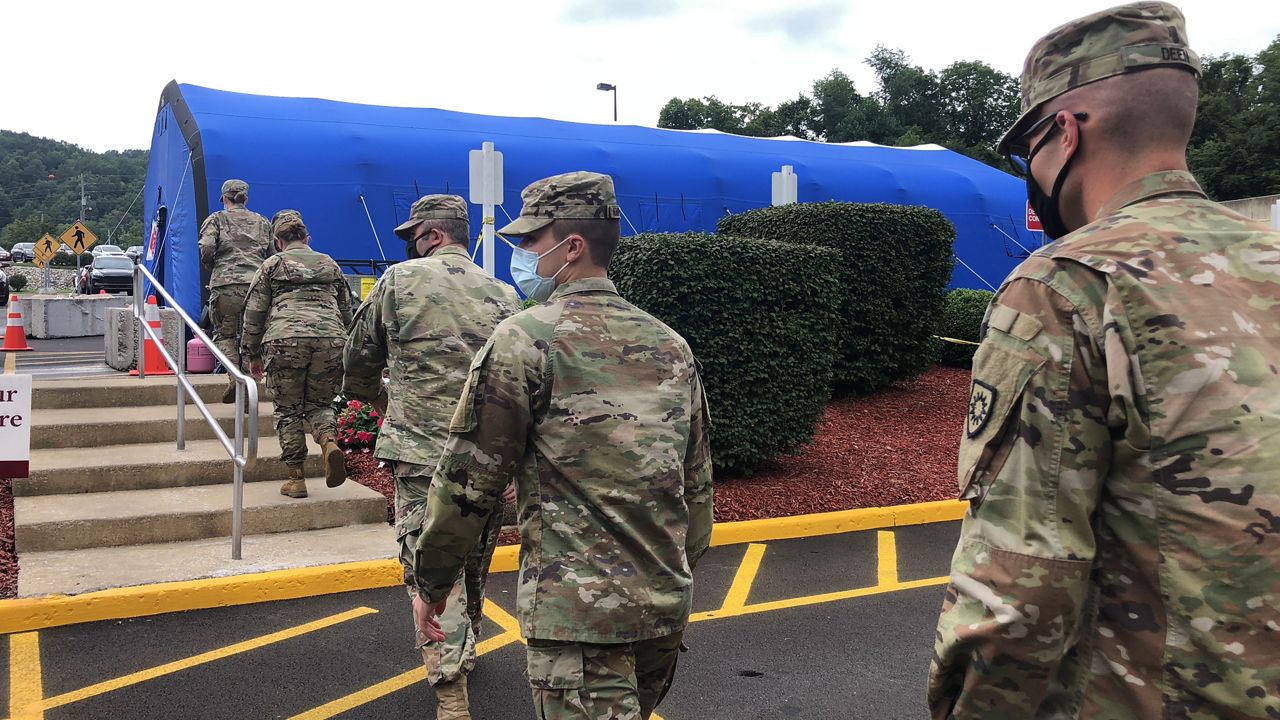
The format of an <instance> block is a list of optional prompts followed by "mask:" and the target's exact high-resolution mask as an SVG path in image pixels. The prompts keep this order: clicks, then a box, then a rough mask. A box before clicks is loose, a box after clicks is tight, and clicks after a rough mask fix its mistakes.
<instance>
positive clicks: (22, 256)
mask: <svg viewBox="0 0 1280 720" xmlns="http://www.w3.org/2000/svg"><path fill="white" fill-rule="evenodd" d="M10 255H11V256H12V257H13V261H14V262H31V261H32V260H35V259H36V244H35V243H18V244H16V245H14V246H13V250H12V251H11V252H10Z"/></svg>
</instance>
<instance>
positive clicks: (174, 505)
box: [13, 478, 387, 562]
mask: <svg viewBox="0 0 1280 720" xmlns="http://www.w3.org/2000/svg"><path fill="white" fill-rule="evenodd" d="M307 489H308V491H309V492H310V496H309V497H306V498H301V499H294V498H288V497H285V496H283V495H281V494H280V484H279V483H277V482H252V483H245V486H244V532H245V533H246V534H262V533H278V532H291V531H298V530H317V529H320V528H329V527H339V526H342V525H360V524H365V523H377V522H385V521H386V517H387V501H386V498H384V497H383V496H382V495H381V494H380V493H378V492H377V491H375V490H372V489H370V488H367V487H365V486H363V485H360V484H359V483H355V482H347V483H344V484H342V485H340V486H339V487H336V488H328V487H325V484H324V479H323V478H319V479H308V481H307ZM13 510H14V535H15V543H16V545H17V550H18V552H19V553H21V554H23V556H24V558H25V554H26V553H28V552H45V551H51V550H76V549H80V548H98V547H115V546H120V545H141V544H146V543H159V542H180V541H184V540H200V539H204V538H212V537H221V536H224V535H230V533H231V486H230V484H229V483H228V484H224V485H205V486H201V487H182V488H163V489H158V490H125V491H118V492H105V493H81V494H77V495H45V496H39V497H20V498H14V505H13ZM176 561H177V562H182V560H181V559H177V560H176Z"/></svg>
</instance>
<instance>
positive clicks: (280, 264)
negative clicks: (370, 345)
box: [240, 246, 351, 358]
mask: <svg viewBox="0 0 1280 720" xmlns="http://www.w3.org/2000/svg"><path fill="white" fill-rule="evenodd" d="M350 324H351V291H350V290H349V289H348V288H347V281H346V279H345V278H343V276H342V270H341V268H339V267H338V264H337V263H335V262H334V261H333V259H332V258H330V257H329V256H328V255H325V254H324V253H319V252H316V251H315V250H312V249H311V248H309V247H305V246H302V247H291V248H287V249H285V250H284V251H283V252H280V253H277V254H275V255H272V256H271V257H269V258H267V260H266V262H264V263H262V267H261V268H260V269H259V270H258V273H257V274H256V275H254V276H253V282H252V283H251V284H250V285H249V297H248V299H246V300H245V304H244V329H243V330H242V331H241V333H240V352H241V353H243V354H244V356H245V357H246V358H258V357H262V344H263V343H269V342H271V341H272V340H283V339H286V338H300V337H310V338H341V337H346V335H347V330H346V329H347V326H348V325H350Z"/></svg>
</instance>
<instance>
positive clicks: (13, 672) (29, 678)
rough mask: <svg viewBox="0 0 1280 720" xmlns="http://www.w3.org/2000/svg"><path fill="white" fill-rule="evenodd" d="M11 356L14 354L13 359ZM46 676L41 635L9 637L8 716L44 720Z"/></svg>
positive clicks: (20, 719)
mask: <svg viewBox="0 0 1280 720" xmlns="http://www.w3.org/2000/svg"><path fill="white" fill-rule="evenodd" d="M10 357H12V355H11V356H10ZM43 697H44V677H43V672H42V669H41V667H40V634H39V633H33V632H31V633H21V634H18V635H12V636H10V637H9V717H10V718H12V720H44V706H43V705H42V704H41V702H40V701H41V700H42V699H43Z"/></svg>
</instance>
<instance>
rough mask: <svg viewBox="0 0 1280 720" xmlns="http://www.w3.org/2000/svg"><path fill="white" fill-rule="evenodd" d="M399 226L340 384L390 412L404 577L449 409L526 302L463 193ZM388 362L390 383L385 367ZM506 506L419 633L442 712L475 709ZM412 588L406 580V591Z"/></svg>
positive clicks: (417, 209)
mask: <svg viewBox="0 0 1280 720" xmlns="http://www.w3.org/2000/svg"><path fill="white" fill-rule="evenodd" d="M396 235H398V236H400V238H401V239H403V240H404V241H405V245H406V247H405V254H406V255H407V256H408V257H409V259H408V260H407V261H405V262H402V263H398V264H396V265H393V266H391V267H390V268H389V269H388V270H387V272H386V273H385V274H383V276H382V277H381V278H380V279H379V280H378V283H377V284H376V285H374V286H373V291H372V292H370V293H369V297H368V298H366V299H365V301H364V303H363V304H362V305H361V306H360V309H359V310H358V311H357V312H356V319H355V324H354V325H353V326H352V328H351V333H350V335H348V337H347V345H346V349H345V350H344V352H343V365H344V368H345V371H346V374H345V377H344V381H343V393H344V394H345V395H346V396H347V397H350V398H355V399H358V400H362V401H365V402H372V403H374V405H375V406H376V407H377V408H378V409H379V410H380V412H381V414H382V417H383V421H382V428H381V429H380V430H379V431H378V444H377V447H376V448H375V449H374V455H376V456H377V457H379V458H382V459H384V460H386V461H387V462H388V464H390V465H391V468H392V471H393V473H394V474H395V479H396V535H397V537H398V538H399V540H400V560H401V562H402V564H403V565H404V569H405V578H406V582H407V581H408V580H409V579H410V578H412V577H413V566H412V564H411V558H412V554H413V549H414V548H415V547H417V544H418V537H419V535H421V533H422V521H423V511H424V510H425V508H426V499H427V488H428V486H429V485H430V483H431V474H432V473H433V472H434V471H435V468H436V463H437V462H438V461H439V459H440V453H441V451H443V450H444V443H445V440H446V439H448V437H449V418H450V417H451V416H452V415H453V409H454V407H455V406H456V405H457V400H458V396H459V395H460V394H461V393H462V386H463V384H464V383H465V382H466V379H467V368H469V367H470V366H471V359H472V358H473V357H474V356H475V354H476V351H477V350H479V349H480V348H481V347H482V346H483V345H484V343H485V341H487V340H488V339H489V336H490V335H491V334H492V333H493V329H494V328H495V327H496V326H497V325H498V323H499V322H501V321H502V320H504V319H506V318H508V317H510V316H511V315H514V314H515V313H516V312H518V311H519V310H520V301H519V299H518V298H517V297H516V291H515V289H514V288H512V287H511V286H510V285H507V284H506V283H504V282H501V281H500V280H497V279H495V278H494V277H493V276H491V275H489V274H488V273H486V272H485V271H484V270H481V269H480V268H479V267H477V266H476V264H475V263H473V262H472V261H471V258H470V256H468V254H467V237H468V225H467V203H466V201H465V200H463V199H462V198H460V197H458V196H457V195H427V196H425V197H422V198H420V199H419V200H418V201H417V202H415V203H414V204H413V208H412V210H411V211H410V217H409V220H408V221H407V222H405V223H404V224H403V225H401V226H400V227H398V228H396ZM384 368H385V369H388V370H389V371H390V381H389V383H388V384H387V385H386V386H385V387H384V385H383V382H382V372H383V369H384ZM500 529H501V513H492V514H491V515H490V517H489V522H488V525H487V526H486V528H485V532H484V537H483V540H482V541H481V543H479V544H478V545H477V546H476V548H475V550H473V551H472V553H471V555H470V556H469V557H468V563H467V572H466V573H465V581H464V580H463V579H459V581H458V582H457V583H455V585H454V588H453V591H452V592H451V595H450V605H449V607H448V609H447V610H446V612H445V614H444V616H442V617H441V618H440V625H441V627H442V629H443V630H444V631H445V640H444V642H429V641H427V639H426V638H425V636H422V635H419V636H418V639H417V642H416V643H415V647H418V648H420V649H421V651H422V659H423V663H424V664H425V665H426V669H427V680H428V681H429V682H430V683H431V685H432V687H434V688H435V691H436V697H437V700H438V703H439V707H438V710H437V712H436V718H437V719H438V720H469V718H470V717H471V715H470V714H469V709H468V707H469V703H468V699H467V673H469V672H470V671H471V669H472V668H473V667H474V665H475V642H476V638H477V632H478V630H479V626H480V611H481V608H482V603H483V598H484V580H485V577H486V575H487V573H488V564H487V560H488V558H491V557H492V555H493V547H494V545H496V543H497V541H498V531H499V530H500ZM415 594H416V593H415V592H414V591H413V590H412V588H410V592H409V596H410V597H411V598H412V597H413V596H414V595H415Z"/></svg>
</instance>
